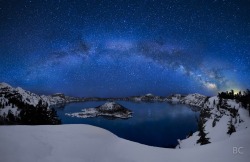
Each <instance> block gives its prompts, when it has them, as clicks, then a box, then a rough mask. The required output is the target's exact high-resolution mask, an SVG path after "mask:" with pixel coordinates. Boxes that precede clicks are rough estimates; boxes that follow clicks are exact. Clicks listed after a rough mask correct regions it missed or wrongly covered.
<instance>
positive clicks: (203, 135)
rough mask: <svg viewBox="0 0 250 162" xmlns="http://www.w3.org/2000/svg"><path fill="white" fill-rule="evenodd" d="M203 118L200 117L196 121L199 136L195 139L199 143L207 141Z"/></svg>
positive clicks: (206, 142)
mask: <svg viewBox="0 0 250 162" xmlns="http://www.w3.org/2000/svg"><path fill="white" fill-rule="evenodd" d="M204 123H205V119H203V118H201V117H200V119H199V121H198V131H199V134H198V135H199V136H200V138H199V139H198V140H197V142H196V143H197V144H198V143H200V144H201V145H206V144H208V143H210V142H209V138H207V137H206V135H207V133H205V125H204Z"/></svg>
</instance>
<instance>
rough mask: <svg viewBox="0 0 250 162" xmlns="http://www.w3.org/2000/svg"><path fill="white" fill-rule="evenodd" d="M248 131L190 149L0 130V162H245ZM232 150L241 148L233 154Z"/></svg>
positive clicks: (48, 130) (37, 129) (85, 131)
mask: <svg viewBox="0 0 250 162" xmlns="http://www.w3.org/2000/svg"><path fill="white" fill-rule="evenodd" d="M249 134H250V131H249V129H245V130H243V131H240V132H236V133H234V134H232V136H231V138H230V139H225V140H222V141H220V142H217V143H212V144H209V145H204V146H200V147H194V148H190V149H180V150H174V149H166V148H157V147H150V146H146V145H142V144H138V143H135V142H130V141H128V140H124V139H121V138H119V137H117V136H115V135H114V134H112V133H110V132H108V131H106V130H104V129H102V128H97V127H94V126H89V125H58V126H1V127H0V142H1V145H0V157H1V161H2V162H13V161H18V162H27V161H36V162H55V161H60V162H69V161H70V162H78V161H79V162H84V161H86V162H90V161H96V162H99V161H101V162H117V161H119V162H132V161H133V162H142V161H143V162H155V161H157V162H166V161H176V162H182V161H183V162H184V161H185V162H187V161H192V162H201V161H202V162H211V161H213V162H223V161H225V162H235V161H240V162H247V161H248V160H249V159H250V154H249V152H250V140H249ZM233 147H244V149H241V151H242V152H243V154H233Z"/></svg>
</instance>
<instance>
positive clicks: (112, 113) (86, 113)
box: [65, 102, 132, 119]
mask: <svg viewBox="0 0 250 162" xmlns="http://www.w3.org/2000/svg"><path fill="white" fill-rule="evenodd" d="M65 115H68V116H71V117H78V118H91V117H98V116H104V117H112V118H122V119H127V118H131V117H132V111H131V110H129V109H127V108H125V107H124V106H122V105H120V104H118V103H116V102H106V103H105V104H103V105H100V106H97V107H95V108H86V109H82V112H76V113H66V114H65Z"/></svg>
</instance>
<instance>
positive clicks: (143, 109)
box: [57, 101, 199, 147]
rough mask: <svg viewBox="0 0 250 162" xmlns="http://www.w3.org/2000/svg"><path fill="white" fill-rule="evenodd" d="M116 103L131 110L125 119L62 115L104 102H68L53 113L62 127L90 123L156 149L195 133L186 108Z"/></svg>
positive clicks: (192, 116) (191, 114) (192, 115)
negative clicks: (128, 116) (56, 113)
mask: <svg viewBox="0 0 250 162" xmlns="http://www.w3.org/2000/svg"><path fill="white" fill-rule="evenodd" d="M117 102H118V103H119V104H121V105H123V106H125V107H126V108H128V109H130V110H132V111H133V117H132V118H129V119H126V120H124V119H115V120H110V119H108V118H103V117H97V118H86V119H82V118H74V117H69V116H65V113H73V112H79V111H81V109H83V108H89V107H96V106H99V105H101V104H104V103H105V101H97V102H96V101H95V102H82V103H71V104H68V105H66V106H65V107H64V108H62V107H61V108H58V109H57V112H58V115H59V116H60V118H61V119H62V122H63V124H90V125H94V126H98V127H101V128H104V129H107V130H109V131H111V132H113V133H114V134H116V135H117V136H119V137H122V138H125V139H128V140H131V141H135V142H139V143H143V144H147V145H151V146H158V147H172V146H175V145H176V144H177V139H184V138H185V137H186V135H187V134H189V133H190V131H192V132H194V131H196V130H197V124H196V117H198V116H199V113H198V112H194V111H192V110H191V108H190V107H188V106H186V105H173V104H169V103H164V102H161V103H158V102H156V103H148V102H147V103H146V102H141V103H135V102H128V101H117Z"/></svg>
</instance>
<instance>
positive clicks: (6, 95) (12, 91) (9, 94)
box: [0, 83, 81, 115]
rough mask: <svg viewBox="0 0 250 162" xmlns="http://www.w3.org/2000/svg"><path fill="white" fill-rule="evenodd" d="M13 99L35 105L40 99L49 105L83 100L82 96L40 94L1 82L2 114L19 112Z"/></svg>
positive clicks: (0, 112) (0, 102)
mask: <svg viewBox="0 0 250 162" xmlns="http://www.w3.org/2000/svg"><path fill="white" fill-rule="evenodd" d="M13 100H15V102H16V101H18V102H19V103H22V104H28V105H33V106H36V105H37V104H38V102H39V100H42V102H43V103H47V104H48V106H55V105H59V104H65V103H69V102H78V101H81V98H75V97H69V96H65V95H64V94H54V95H50V96H45V95H42V96H40V95H37V94H35V93H32V92H30V91H26V90H24V89H22V88H20V87H17V88H13V87H12V86H10V85H9V84H7V83H0V105H1V108H0V115H3V114H4V113H5V114H7V112H8V111H9V110H11V111H12V112H13V114H16V113H18V112H19V111H18V105H15V104H13V103H11V102H13Z"/></svg>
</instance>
